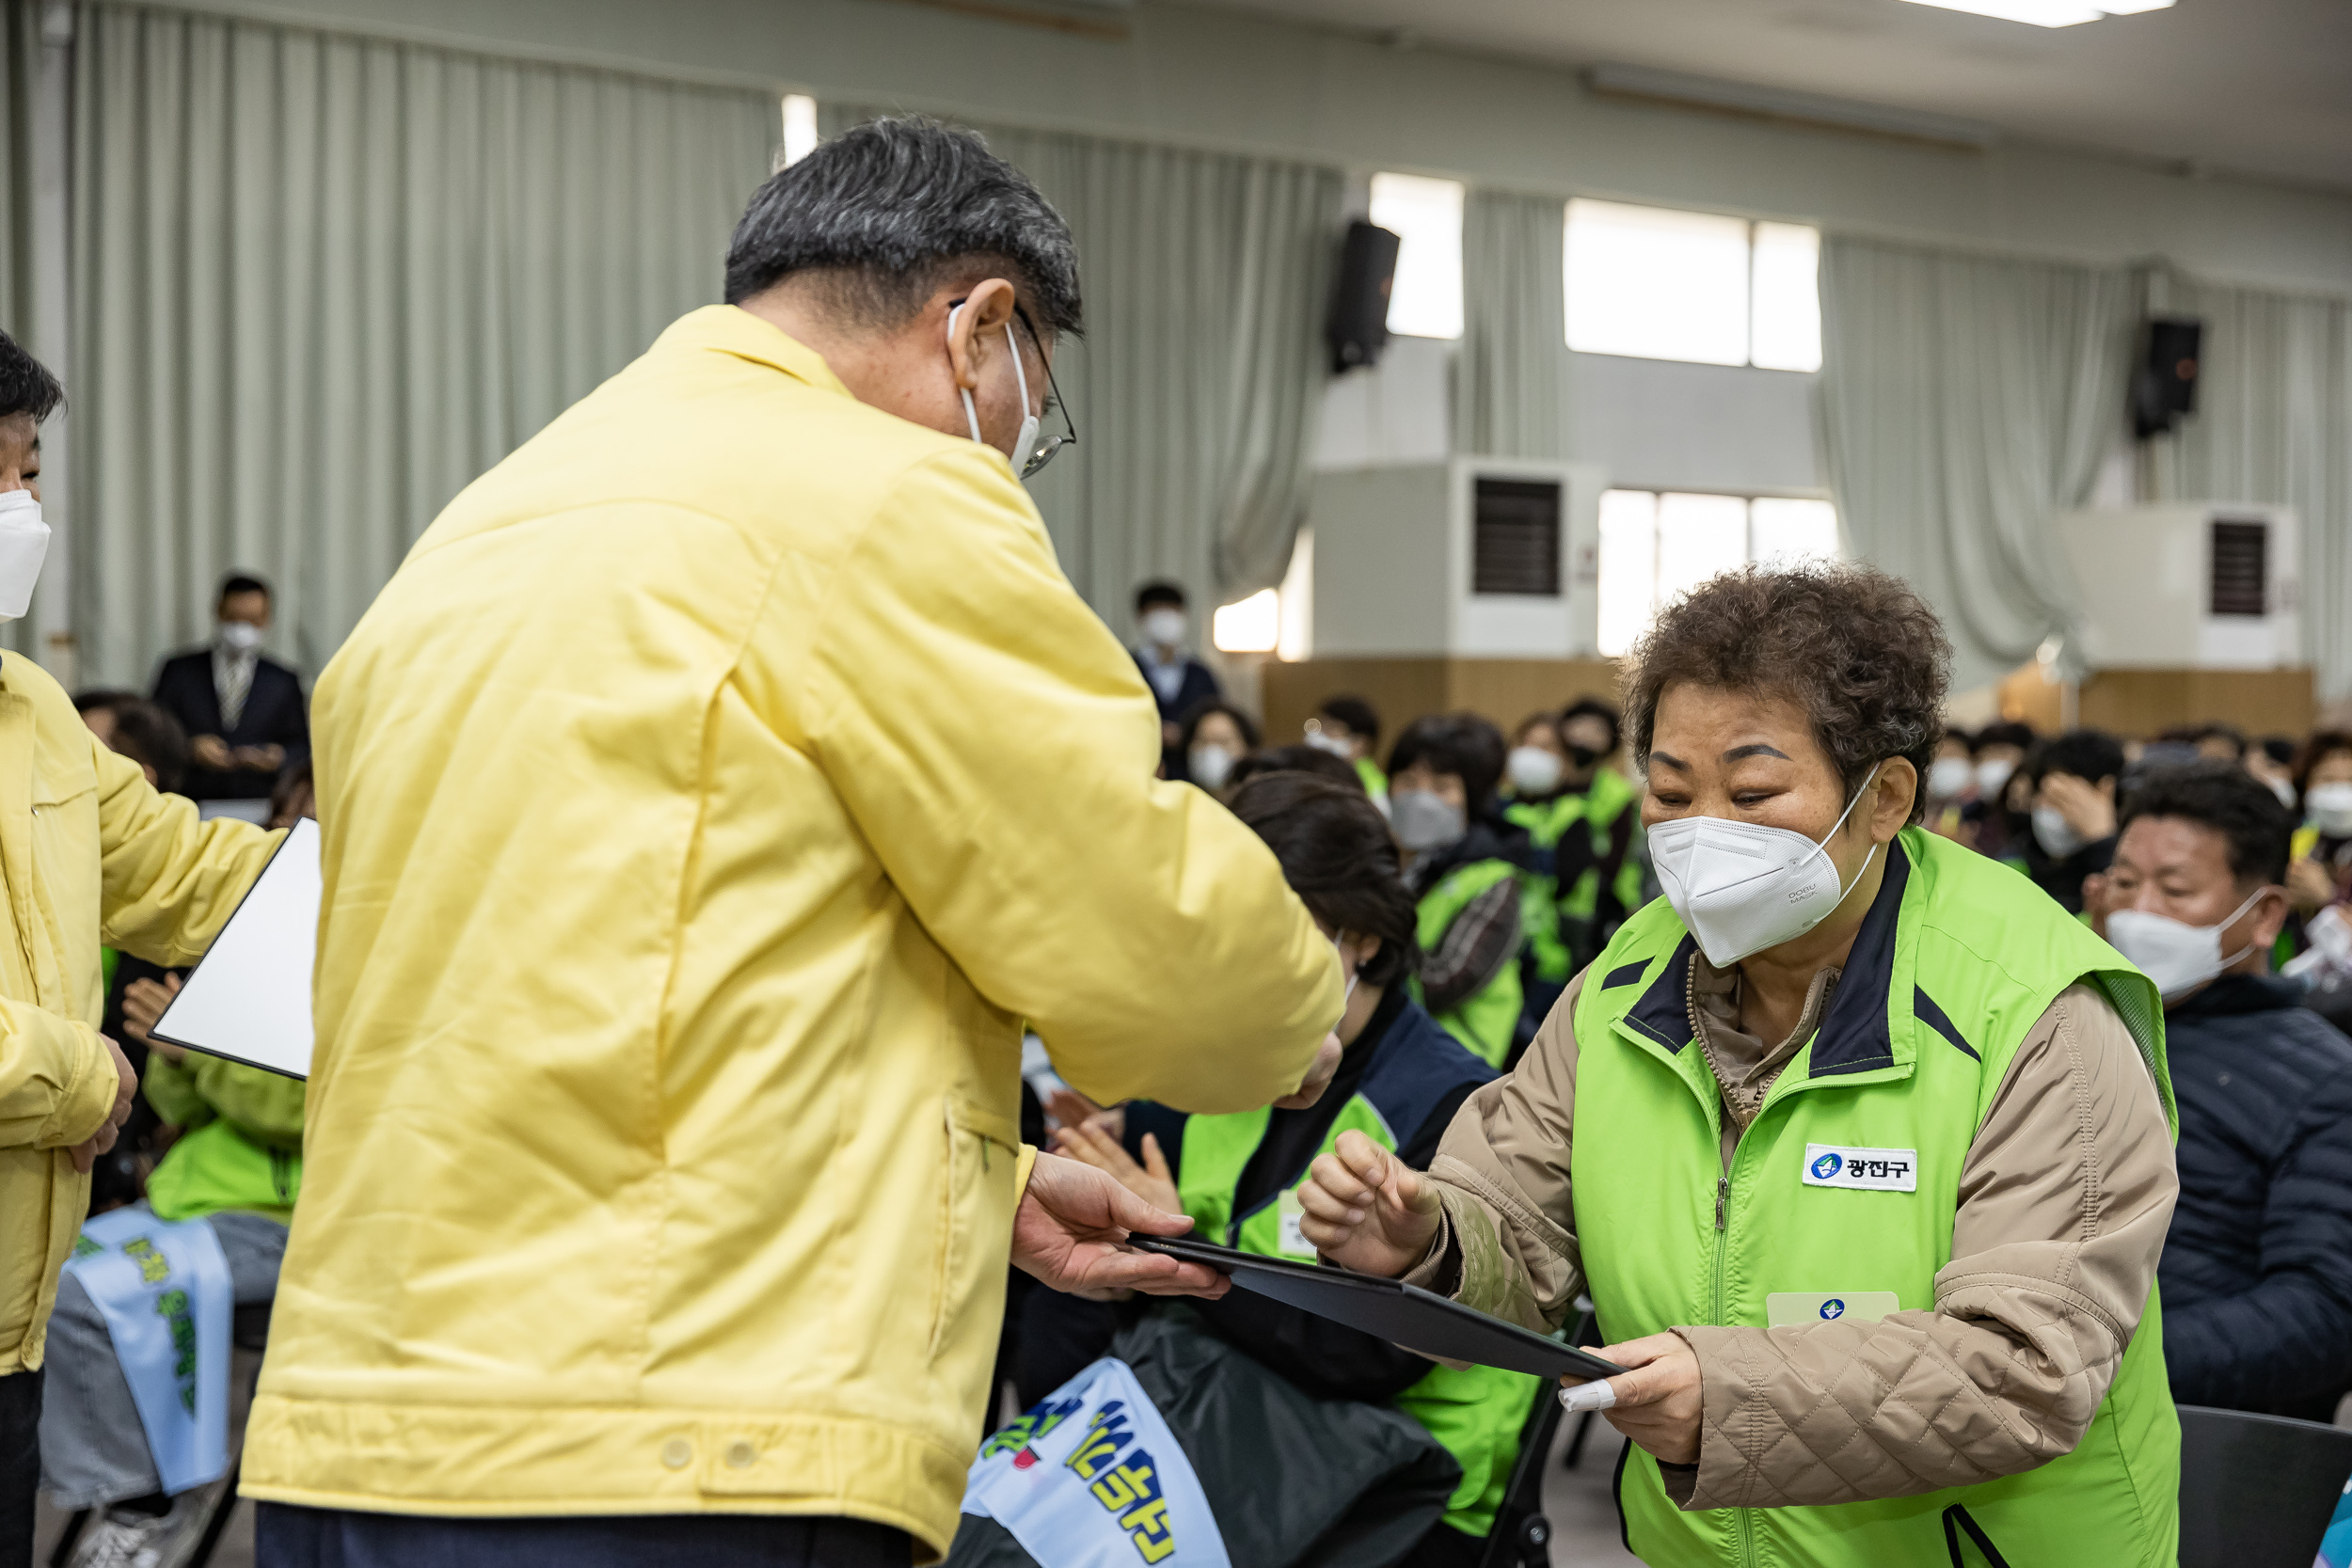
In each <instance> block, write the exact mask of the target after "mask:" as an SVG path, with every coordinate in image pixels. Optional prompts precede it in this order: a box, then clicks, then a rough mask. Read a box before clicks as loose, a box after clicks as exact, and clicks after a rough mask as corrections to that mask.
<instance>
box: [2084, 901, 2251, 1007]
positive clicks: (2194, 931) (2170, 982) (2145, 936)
mask: <svg viewBox="0 0 2352 1568" xmlns="http://www.w3.org/2000/svg"><path fill="white" fill-rule="evenodd" d="M2266 891H2267V890H2266V889H2263V888H2257V889H2255V890H2254V895H2253V897H2251V898H2249V899H2247V900H2246V902H2245V903H2243V904H2240V905H2239V906H2238V907H2237V908H2236V909H2234V910H2233V911H2230V916H2229V918H2228V919H2226V920H2224V921H2222V922H2221V924H2220V925H2218V926H2189V925H2185V924H2183V923H2182V922H2180V921H2178V920H2174V919H2173V918H2172V917H2171V916H2169V915H2162V914H2151V913H2149V912H2148V911H2145V910H2118V911H2115V912H2114V913H2113V914H2110V915H2108V916H2107V944H2108V945H2109V946H2111V947H2113V948H2114V949H2115V950H2116V951H2117V952H2118V953H2121V954H2122V955H2123V956H2124V957H2125V958H2129V959H2131V960H2132V962H2133V963H2135V964H2137V966H2138V967H2139V969H2140V971H2141V973H2143V974H2146V975H2147V976H2148V978H2150V979H2151V980H2153V981H2154V982H2155V983H2156V990H2160V991H2162V992H2163V993H2164V999H2165V1000H2166V1001H2167V1002H2177V1001H2179V1000H2180V999H2181V998H2182V997H2184V996H2186V995H2187V994H2188V993H2189V992H2190V991H2193V990H2196V989H2197V988H2198V987H2200V986H2201V985H2203V984H2205V983H2206V982H2207V981H2209V980H2211V979H2213V978H2214V977H2215V976H2216V975H2217V974H2220V973H2221V972H2222V971H2223V970H2225V969H2227V968H2229V967H2230V966H2231V965H2232V964H2233V963H2235V962H2237V961H2238V960H2239V959H2240V958H2244V957H2246V955H2247V954H2249V953H2251V952H2252V951H2253V950H2254V944H2253V943H2251V942H2249V943H2248V944H2247V945H2245V946H2244V947H2241V948H2239V949H2238V950H2237V951H2236V952H2234V953H2233V954H2231V955H2230V956H2229V957H2228V958H2223V957H2222V956H2221V933H2222V932H2223V931H2225V930H2228V929H2229V928H2230V927H2232V926H2233V925H2235V924H2236V923H2237V919H2238V916H2240V915H2242V914H2244V913H2245V912H2246V911H2248V910H2250V909H2252V908H2253V907H2254V901H2255V899H2258V898H2260V897H2261V896H2262V895H2263V894H2264V893H2265V892H2266Z"/></svg>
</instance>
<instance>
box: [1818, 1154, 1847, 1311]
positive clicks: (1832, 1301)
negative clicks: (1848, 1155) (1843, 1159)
mask: <svg viewBox="0 0 2352 1568" xmlns="http://www.w3.org/2000/svg"><path fill="white" fill-rule="evenodd" d="M1828 1158H1830V1159H1832V1160H1835V1159H1836V1158H1837V1156H1836V1155H1835V1154H1832V1155H1830V1156H1828ZM1845 1315H1846V1304H1845V1303H1844V1302H1842V1301H1839V1300H1838V1299H1837V1298H1836V1296H1832V1297H1830V1298H1829V1300H1827V1301H1825V1302H1823V1303H1821V1316H1822V1317H1824V1318H1842V1317H1844V1316H1845Z"/></svg>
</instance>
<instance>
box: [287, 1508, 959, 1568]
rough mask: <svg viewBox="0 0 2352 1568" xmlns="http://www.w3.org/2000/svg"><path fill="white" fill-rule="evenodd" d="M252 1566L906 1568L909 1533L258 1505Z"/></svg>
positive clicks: (700, 1520) (786, 1523)
mask: <svg viewBox="0 0 2352 1568" xmlns="http://www.w3.org/2000/svg"><path fill="white" fill-rule="evenodd" d="M253 1557H254V1562H255V1563H256V1565H257V1568H672V1565H673V1564H675V1568H907V1564H908V1563H910V1562H911V1561H913V1560H914V1543H913V1542H912V1541H911V1540H909V1539H908V1537H907V1533H906V1531H904V1530H898V1529H892V1528H889V1527H888V1526H886V1525H876V1524H868V1523H867V1522H866V1521H865V1520H863V1519H830V1518H789V1517H776V1516H771V1515H764V1514H763V1515H755V1514H745V1513H692V1514H675V1513H672V1514H613V1515H606V1516H600V1517H594V1518H583V1519H567V1518H537V1519H433V1518H423V1517H420V1516H417V1515H414V1514H405V1513H348V1512H345V1511H342V1510H338V1509H320V1508H295V1507H294V1506H292V1505H291V1504H287V1503H262V1505H261V1506H260V1508H259V1510H258V1512H257V1515H256V1518H255V1522H254V1554H253Z"/></svg>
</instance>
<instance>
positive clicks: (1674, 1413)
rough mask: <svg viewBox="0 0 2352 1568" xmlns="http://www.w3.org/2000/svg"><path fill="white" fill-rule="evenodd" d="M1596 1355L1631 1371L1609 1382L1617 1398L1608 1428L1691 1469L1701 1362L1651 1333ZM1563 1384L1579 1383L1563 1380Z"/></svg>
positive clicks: (1680, 1342) (1684, 1346)
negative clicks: (1612, 1428) (1614, 1429)
mask: <svg viewBox="0 0 2352 1568" xmlns="http://www.w3.org/2000/svg"><path fill="white" fill-rule="evenodd" d="M1596 1354H1599V1355H1600V1356H1602V1357H1604V1358H1605V1359H1607V1360H1611V1361H1614V1362H1615V1363H1616V1364H1617V1365H1618V1366H1620V1367H1629V1368H1631V1369H1632V1370H1630V1371H1626V1372H1621V1373H1619V1374H1618V1375H1617V1376H1615V1377H1613V1378H1611V1379H1610V1380H1609V1386H1610V1388H1611V1390H1612V1391H1613V1392H1614V1393H1615V1394H1616V1396H1617V1405H1616V1408H1615V1409H1613V1410H1608V1411H1603V1412H1602V1414H1603V1415H1605V1416H1607V1417H1608V1418H1609V1424H1610V1425H1611V1426H1613V1427H1615V1428H1616V1429H1617V1430H1618V1431H1619V1432H1621V1433H1625V1434H1626V1436H1628V1437H1629V1438H1631V1439H1632V1440H1633V1441H1634V1442H1635V1443H1636V1444H1637V1445H1639V1446H1640V1447H1641V1449H1643V1450H1644V1451H1645V1452H1646V1453H1648V1454H1649V1455H1650V1456H1651V1457H1652V1458H1654V1459H1661V1460H1663V1461H1665V1462H1666V1463H1667V1464H1669V1465H1695V1464H1697V1463H1698V1458H1699V1358H1698V1356H1697V1354H1695V1353H1694V1352H1693V1351H1692V1349H1691V1345H1690V1342H1689V1341H1688V1340H1686V1339H1684V1338H1683V1337H1682V1336H1681V1335H1679V1334H1652V1335H1650V1336H1648V1337H1647V1338H1641V1339H1629V1340H1627V1341H1626V1342H1625V1343H1624V1344H1622V1345H1604V1346H1602V1347H1601V1348H1600V1350H1599V1351H1598V1352H1597V1353H1596ZM1560 1381H1561V1382H1562V1383H1563V1384H1564V1385H1573V1384H1576V1383H1580V1382H1581V1381H1583V1380H1582V1379H1581V1378H1573V1377H1564V1378H1562V1379H1561V1380H1560Z"/></svg>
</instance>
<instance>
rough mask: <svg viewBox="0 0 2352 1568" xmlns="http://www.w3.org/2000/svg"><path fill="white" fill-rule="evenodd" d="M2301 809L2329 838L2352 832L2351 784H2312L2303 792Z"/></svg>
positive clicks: (2340, 836)
mask: <svg viewBox="0 0 2352 1568" xmlns="http://www.w3.org/2000/svg"><path fill="white" fill-rule="evenodd" d="M2303 809H2304V810H2305V811H2306V812H2308V813H2310V814H2311V818H2312V823H2313V825H2315V826H2316V827H2317V828H2318V829H2319V831H2320V832H2323V833H2326V834H2328V836H2329V837H2330V838H2342V837H2344V836H2345V835H2347V834H2352V784H2313V785H2312V787H2311V788H2310V789H2308V790H2306V791H2304V793H2303Z"/></svg>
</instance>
